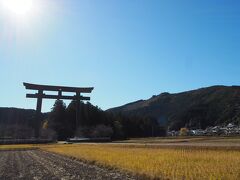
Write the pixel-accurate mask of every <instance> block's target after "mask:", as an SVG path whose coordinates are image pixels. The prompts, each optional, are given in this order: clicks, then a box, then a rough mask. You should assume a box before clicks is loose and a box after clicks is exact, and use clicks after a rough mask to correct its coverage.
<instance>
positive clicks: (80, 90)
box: [23, 83, 94, 138]
mask: <svg viewBox="0 0 240 180" xmlns="http://www.w3.org/2000/svg"><path fill="white" fill-rule="evenodd" d="M23 85H24V86H25V88H26V89H28V90H37V91H38V92H37V93H36V94H26V97H27V98H36V99H37V107H36V126H35V138H39V128H40V115H41V109H42V99H68V100H75V101H76V105H77V107H76V128H77V127H78V124H79V118H80V114H79V109H80V101H81V100H87V101H89V100H90V97H84V96H81V93H91V92H92V90H93V89H94V88H93V87H67V86H50V85H39V84H30V83H23ZM44 91H55V92H58V94H57V95H47V94H44ZM62 92H73V93H75V95H74V96H66V95H62Z"/></svg>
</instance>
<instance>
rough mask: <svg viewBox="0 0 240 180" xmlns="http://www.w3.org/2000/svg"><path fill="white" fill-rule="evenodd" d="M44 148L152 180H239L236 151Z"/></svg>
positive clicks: (110, 146)
mask: <svg viewBox="0 0 240 180" xmlns="http://www.w3.org/2000/svg"><path fill="white" fill-rule="evenodd" d="M43 148H44V149H46V150H48V151H51V152H55V153H59V154H63V155H67V156H71V157H76V158H79V159H82V160H87V161H93V162H96V163H97V164H99V165H105V166H111V167H115V168H119V169H122V170H125V171H129V172H132V173H136V174H139V175H144V176H145V177H150V178H152V179H156V178H157V179H199V180H202V179H231V180H232V179H236V180H238V179H240V151H239V150H231V149H225V148H219V149H215V148H214V149H215V150H214V149H212V148H210V149H209V148H206V147H201V148H200V147H194V148H193V147H187V148H186V147H177V148H176V147H172V146H169V147H167V146H166V147H164V148H163V147H162V146H157V147H154V148H153V147H152V146H145V145H141V146H140V145H137V146H136V145H135V144H133V145H131V144H130V145H129V144H128V145H126V144H118V145H117V144H113V143H111V144H77V145H55V146H54V145H53V146H48V147H43Z"/></svg>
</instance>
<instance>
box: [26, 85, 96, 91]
mask: <svg viewBox="0 0 240 180" xmlns="http://www.w3.org/2000/svg"><path fill="white" fill-rule="evenodd" d="M23 85H24V86H25V88H26V89H31V90H43V91H61V92H78V93H91V92H92V90H93V89H94V88H93V87H66V86H49V85H39V84H30V83H23Z"/></svg>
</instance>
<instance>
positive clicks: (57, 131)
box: [41, 100, 165, 140]
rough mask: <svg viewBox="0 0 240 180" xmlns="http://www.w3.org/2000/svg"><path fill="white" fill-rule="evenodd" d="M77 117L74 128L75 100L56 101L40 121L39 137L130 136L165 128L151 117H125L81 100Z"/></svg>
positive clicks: (160, 132) (147, 134)
mask: <svg viewBox="0 0 240 180" xmlns="http://www.w3.org/2000/svg"><path fill="white" fill-rule="evenodd" d="M79 113H80V115H79V116H80V117H79V121H78V124H79V126H78V127H76V101H72V102H71V103H70V104H69V105H68V106H66V104H65V103H64V102H63V101H62V100H56V101H55V103H54V105H53V107H52V110H51V112H50V113H49V115H48V118H47V119H46V120H44V122H43V124H42V133H41V134H42V136H49V134H50V136H53V134H54V135H55V137H56V138H57V139H58V140H66V139H67V138H70V137H75V136H77V137H90V138H93V137H111V138H112V139H125V138H130V137H150V136H163V135H165V129H164V128H163V127H161V126H159V124H158V122H157V120H156V119H154V118H151V117H137V116H125V115H123V114H120V113H118V114H114V113H109V112H106V111H103V110H101V109H100V108H99V107H97V106H93V105H92V104H91V103H89V102H88V103H86V104H85V103H83V102H81V103H80V112H79Z"/></svg>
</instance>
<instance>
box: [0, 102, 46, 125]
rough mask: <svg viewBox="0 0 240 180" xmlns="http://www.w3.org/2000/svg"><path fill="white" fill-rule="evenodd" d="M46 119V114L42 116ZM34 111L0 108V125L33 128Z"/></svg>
mask: <svg viewBox="0 0 240 180" xmlns="http://www.w3.org/2000/svg"><path fill="white" fill-rule="evenodd" d="M42 115H43V117H44V116H45V117H46V114H42ZM34 117H35V110H32V109H19V108H4V107H1V108H0V125H3V124H4V125H14V124H17V125H28V126H33V123H34Z"/></svg>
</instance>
